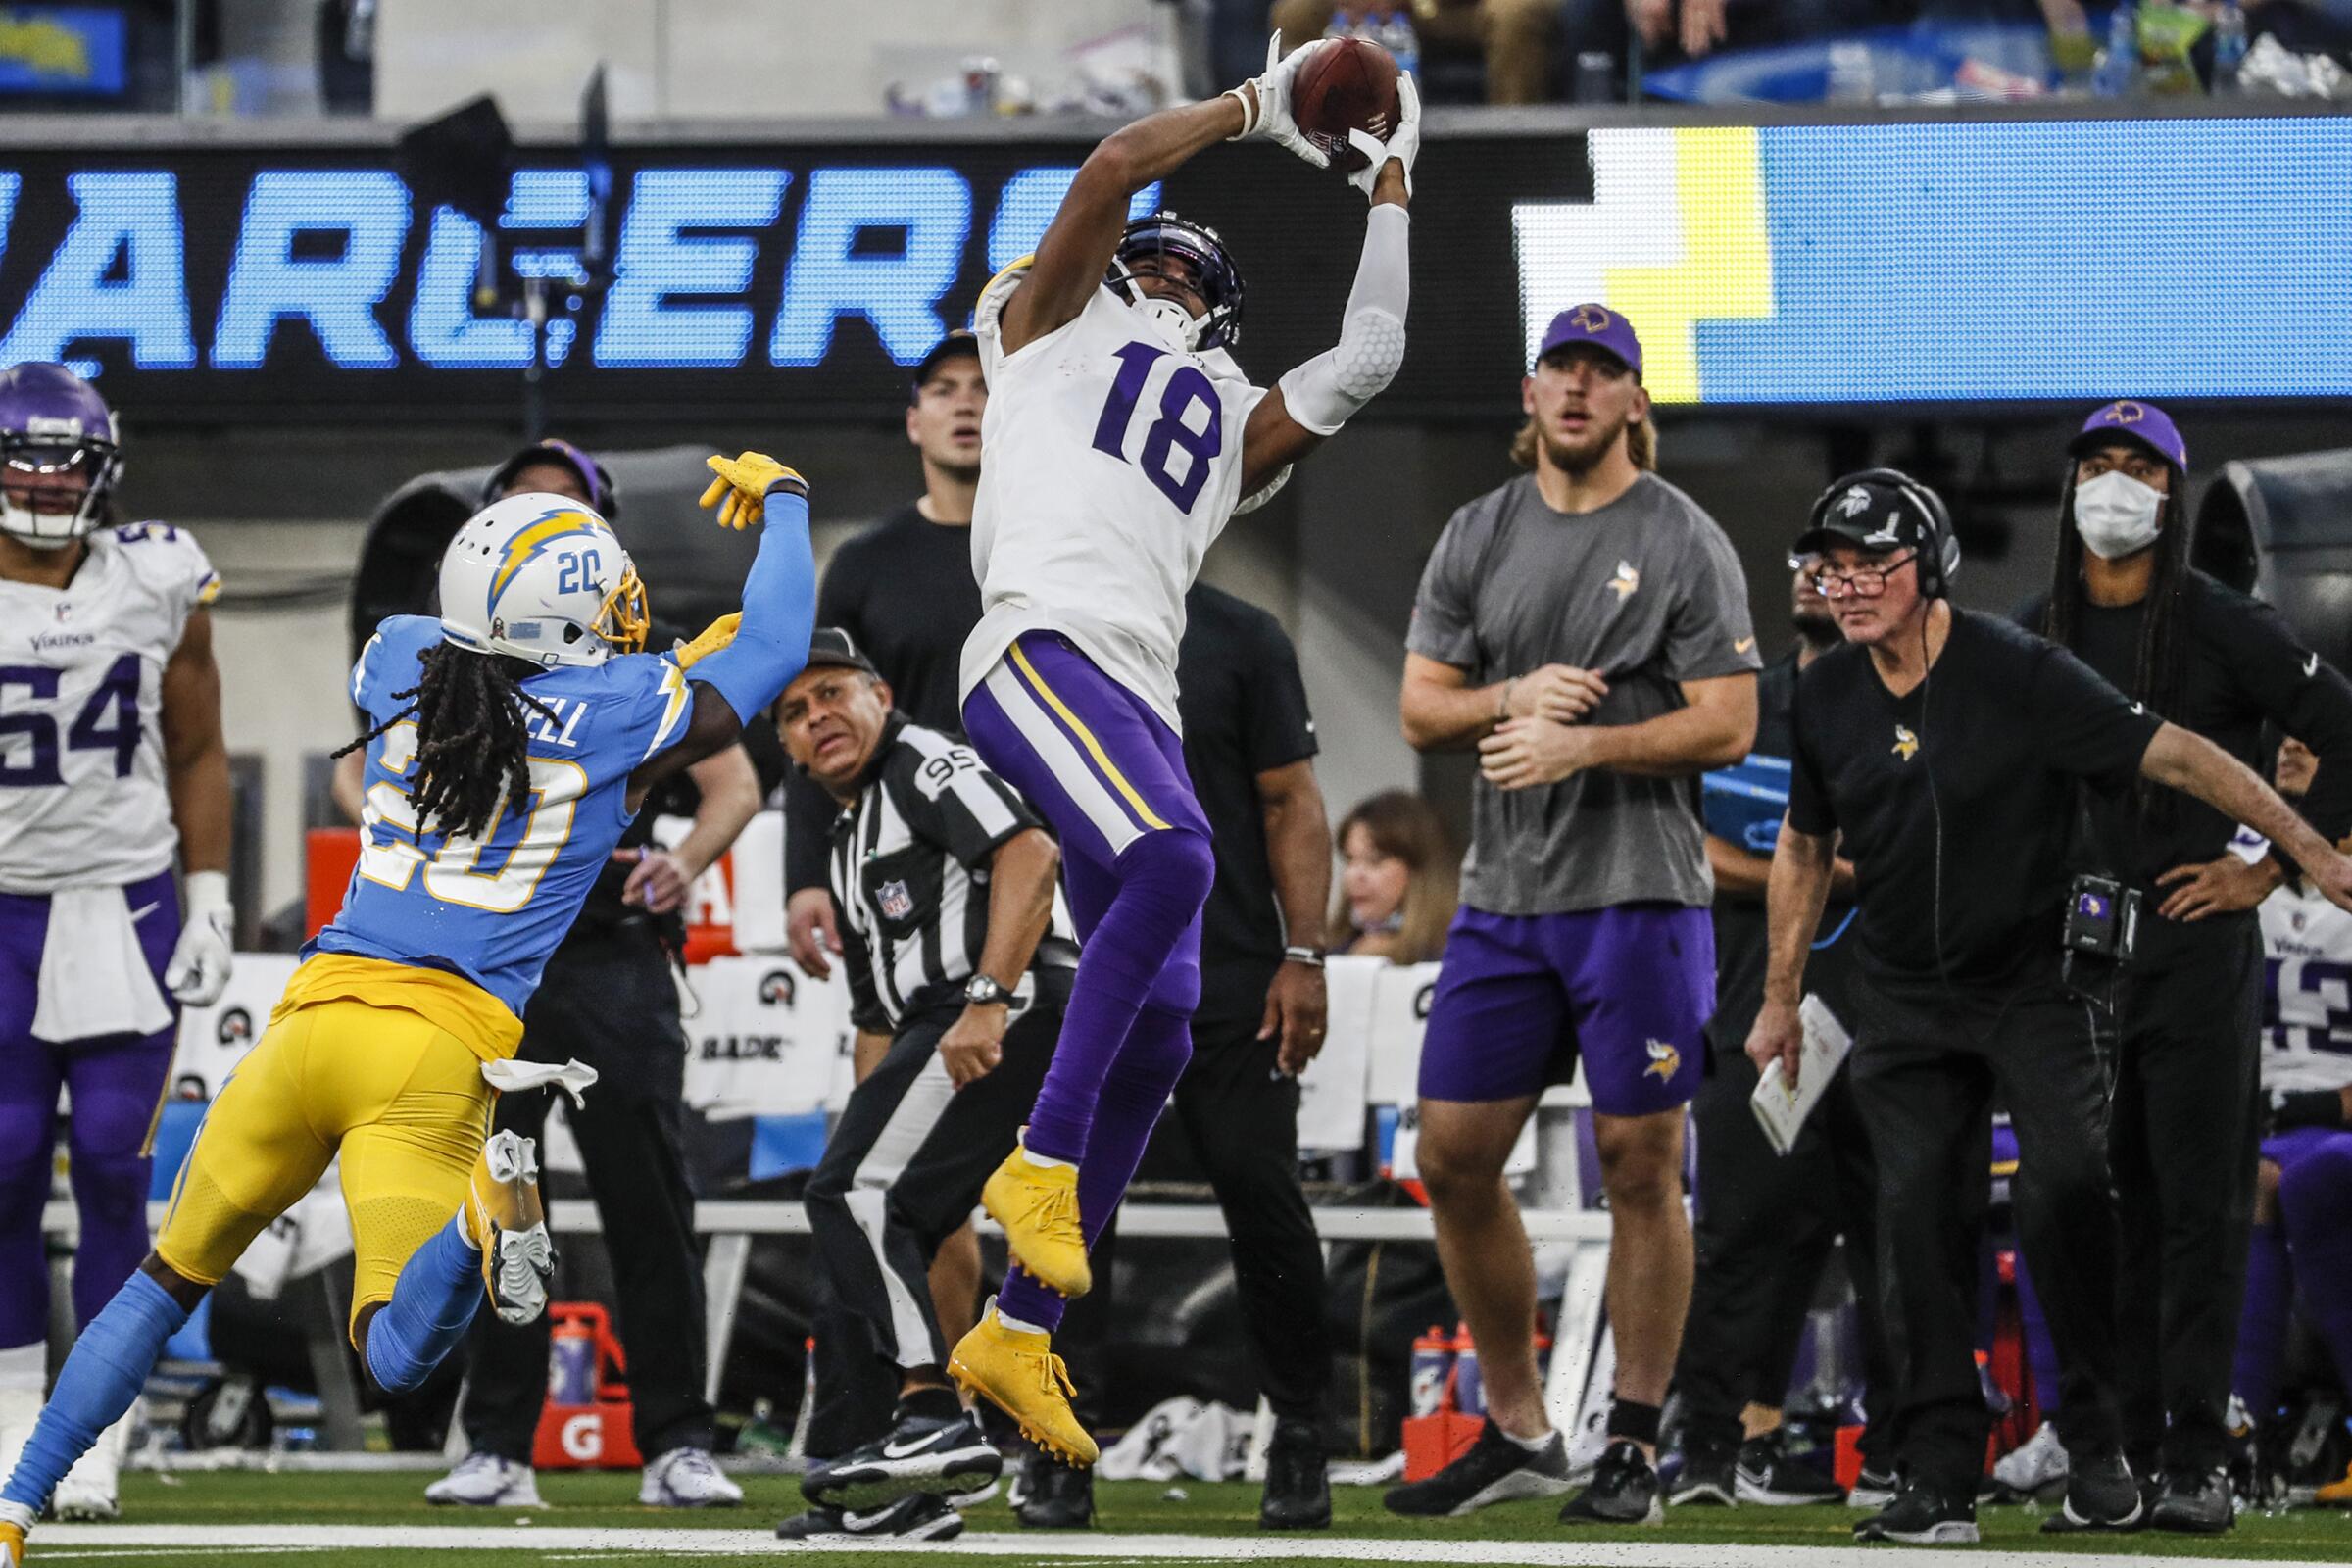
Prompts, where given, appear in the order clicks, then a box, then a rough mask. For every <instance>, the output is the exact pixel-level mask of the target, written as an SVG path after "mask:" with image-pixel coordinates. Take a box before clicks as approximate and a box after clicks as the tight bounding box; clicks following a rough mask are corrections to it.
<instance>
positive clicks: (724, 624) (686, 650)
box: [676, 610, 743, 669]
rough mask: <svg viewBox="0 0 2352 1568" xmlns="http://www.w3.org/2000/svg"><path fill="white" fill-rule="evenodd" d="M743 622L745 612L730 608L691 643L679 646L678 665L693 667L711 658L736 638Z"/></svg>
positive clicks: (684, 667) (686, 667) (685, 667)
mask: <svg viewBox="0 0 2352 1568" xmlns="http://www.w3.org/2000/svg"><path fill="white" fill-rule="evenodd" d="M742 624H743V612H742V611H740V610H730V611H728V612H727V613H725V614H723V615H721V616H719V617H718V618H717V619H716V620H714V621H712V622H711V624H710V625H708V626H705V627H704V628H703V632H702V635H701V636H699V637H697V638H695V640H694V641H692V642H690V643H680V644H678V646H677V650H676V652H677V659H678V667H679V668H680V669H692V668H693V667H694V666H695V665H696V663H698V662H701V661H702V660H706V659H709V658H710V657H711V655H712V654H715V653H717V652H718V651H719V650H720V649H721V648H724V647H726V646H727V644H729V643H731V642H733V641H734V640H735V628H736V627H738V626H740V625H742Z"/></svg>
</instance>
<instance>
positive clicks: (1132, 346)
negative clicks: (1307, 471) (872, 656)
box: [962, 270, 1265, 730]
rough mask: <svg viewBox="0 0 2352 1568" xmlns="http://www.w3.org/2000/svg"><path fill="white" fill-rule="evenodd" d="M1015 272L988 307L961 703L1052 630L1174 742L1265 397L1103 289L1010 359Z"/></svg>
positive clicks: (983, 323) (1000, 281)
mask: <svg viewBox="0 0 2352 1568" xmlns="http://www.w3.org/2000/svg"><path fill="white" fill-rule="evenodd" d="M1021 275H1022V273H1021V272H1020V271H1019V270H1008V271H1006V272H1005V273H1004V274H1001V275H1000V276H998V277H997V278H996V280H995V281H993V282H991V283H990V284H989V286H988V287H987V288H986V289H985V290H983V291H982V293H981V297H980V307H979V310H978V312H977V313H976V319H975V322H974V329H975V331H976V333H977V335H978V337H979V343H980V363H981V369H982V370H983V371H984V372H985V373H986V375H987V377H988V412H987V414H986V415H984V416H983V417H982V419H981V437H982V440H981V444H982V445H983V446H984V447H985V448H986V449H987V451H988V462H987V464H986V465H985V466H983V467H982V468H981V470H980V492H979V495H978V498H977V500H976V501H975V503H974V507H973V513H972V569H973V572H974V573H975V574H976V575H977V576H978V577H979V579H980V601H981V606H982V613H981V618H980V624H979V625H978V626H977V627H976V628H974V630H973V632H972V635H971V638H970V640H969V641H967V642H966V643H965V644H964V647H963V668H962V689H963V692H964V694H965V695H966V696H968V695H970V693H971V690H972V688H973V687H975V686H977V685H979V684H980V682H981V681H982V680H984V679H985V678H986V677H987V675H988V672H989V670H990V669H992V668H994V667H995V665H996V663H997V662H998V661H999V660H1001V659H1003V658H1004V657H1005V649H1006V648H1008V647H1010V646H1011V645H1012V641H1013V639H1014V638H1016V637H1018V636H1020V635H1021V634H1022V633H1024V632H1029V631H1040V630H1044V631H1056V632H1059V633H1061V634H1062V635H1063V636H1065V637H1067V638H1069V639H1070V641H1071V642H1073V643H1075V644H1077V646H1078V648H1079V649H1080V650H1081V651H1082V652H1083V653H1084V654H1085V655H1086V657H1087V658H1088V659H1090V660H1092V661H1093V662H1094V663H1095V664H1096V666H1097V667H1099V668H1100V669H1102V671H1103V673H1104V674H1106V675H1108V676H1110V677H1111V678H1112V679H1113V680H1115V681H1117V682H1118V683H1119V684H1120V685H1122V686H1124V687H1126V688H1127V689H1128V690H1129V691H1132V692H1134V693H1135V694H1136V695H1137V696H1138V697H1141V698H1143V699H1144V700H1145V701H1146V702H1148V703H1150V704H1151V705H1152V709H1153V710H1154V711H1157V712H1158V714H1159V716H1160V717H1161V718H1162V719H1164V720H1166V722H1167V725H1168V727H1169V728H1170V729H1172V730H1181V727H1182V726H1181V722H1180V720H1179V719H1178V717H1177V713H1176V645H1177V643H1178V642H1179V641H1181V640H1182V638H1183V636H1184V595H1185V590H1186V589H1188V588H1190V587H1191V586H1192V585H1193V578H1194V577H1195V576H1197V575H1198V574H1199V572H1200V570H1201V557H1202V556H1203V555H1205V554H1207V552H1208V547H1209V545H1210V544H1211V543H1212V542H1213V541H1214V540H1215V539H1216V537H1217V535H1218V534H1219V533H1221V532H1223V531H1224V528H1225V524H1226V521H1227V520H1228V519H1229V518H1231V517H1232V515H1233V509H1234V508H1235V507H1236V506H1237V505H1238V504H1239V503H1240V502H1241V499H1242V496H1241V485H1242V427H1243V426H1244V425H1245V424H1246V423H1247V422H1248V421H1249V418H1250V411H1251V410H1252V409H1254V408H1256V407H1257V402H1258V400H1259V399H1260V398H1262V397H1264V396H1265V390H1264V389H1263V388H1262V387H1256V386H1252V385H1250V381H1249V378H1248V377H1246V376H1245V375H1243V374H1242V372H1241V368H1240V367H1239V366H1237V365H1235V364H1234V362H1233V359H1232V357H1231V356H1229V355H1227V354H1226V353H1224V352H1223V351H1222V350H1218V349H1211V350H1209V351H1207V352H1205V353H1194V352H1192V351H1191V350H1188V349H1186V348H1185V347H1184V346H1183V343H1182V341H1181V340H1180V339H1179V338H1178V336H1177V335H1176V333H1175V331H1174V330H1173V329H1172V328H1170V327H1168V326H1166V325H1165V324H1163V323H1161V322H1160V321H1158V320H1156V319H1153V318H1152V317H1150V316H1148V315H1146V314H1145V313H1144V312H1142V311H1139V310H1136V309H1135V308H1133V307H1132V306H1130V305H1128V304H1126V303H1125V302H1124V301H1122V300H1121V299H1120V298H1119V296H1117V295H1116V294H1113V293H1112V292H1111V291H1110V290H1109V289H1108V288H1099V289H1097V290H1095V292H1094V294H1093V296H1092V297H1091V298H1090V299H1088V301H1087V303H1086V308H1085V309H1084V310H1082V311H1080V312H1079V313H1078V315H1077V317H1076V318H1075V319H1072V320H1070V321H1069V322H1067V323H1065V324H1064V325H1062V326H1060V327H1059V328H1057V329H1055V330H1054V331H1052V332H1049V333H1047V334H1046V335H1045V336H1044V337H1041V338H1038V339H1036V340H1035V341H1034V342H1030V343H1025V344H1023V345H1022V346H1021V347H1020V348H1019V349H1018V350H1016V351H1014V352H1012V353H1009V354H1007V353H1005V351H1004V349H1003V347H1002V345H1001V343H1000V341H999V337H998V326H999V318H1000V316H1001V315H1002V314H1003V311H1004V307H1005V299H1006V297H1007V296H1008V295H1009V294H1010V293H1011V292H1012V290H1013V288H1014V287H1015V286H1016V285H1017V283H1018V282H1019V279H1020V277H1021Z"/></svg>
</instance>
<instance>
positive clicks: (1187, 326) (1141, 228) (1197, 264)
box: [1104, 209, 1242, 350]
mask: <svg viewBox="0 0 2352 1568" xmlns="http://www.w3.org/2000/svg"><path fill="white" fill-rule="evenodd" d="M1170 256H1174V257H1176V258H1177V259H1178V260H1180V261H1182V262H1183V263H1184V264H1185V265H1186V267H1188V268H1189V269H1190V270H1191V271H1192V274H1193V276H1192V283H1193V286H1194V287H1195V288H1196V289H1198V290H1199V291H1200V294H1201V299H1202V301H1204V302H1205V303H1206V304H1207V306H1208V314H1206V315H1205V316H1198V317H1196V316H1194V315H1193V313H1192V312H1190V311H1186V310H1184V308H1183V307H1182V306H1181V305H1179V304H1177V303H1176V302H1175V301H1173V300H1154V299H1152V296H1150V295H1149V294H1146V293H1145V292H1144V291H1143V289H1142V288H1141V287H1140V286H1138V285H1137V283H1136V281H1135V277H1136V273H1135V265H1136V263H1138V262H1141V261H1144V260H1146V259H1148V258H1155V259H1158V260H1159V265H1160V266H1162V267H1164V266H1165V265H1166V263H1165V258H1167V257H1170ZM1104 281H1105V282H1107V283H1108V284H1109V285H1110V286H1111V288H1112V289H1113V290H1115V291H1116V292H1117V293H1118V294H1120V295H1121V296H1122V297H1124V298H1125V299H1126V301H1127V303H1128V304H1130V305H1133V306H1135V307H1136V308H1137V309H1139V310H1146V311H1153V312H1154V313H1155V314H1163V315H1165V317H1166V319H1167V320H1168V321H1169V322H1170V324H1172V325H1174V326H1175V328H1176V329H1177V330H1178V331H1179V332H1181V333H1183V334H1184V338H1185V343H1186V345H1187V346H1188V347H1190V348H1193V349H1195V350H1199V349H1216V348H1223V349H1230V348H1232V347H1233V346H1234V345H1235V344H1236V343H1239V342H1240V341H1241V340H1242V270H1241V269H1240V268H1238V267H1236V266H1234V265H1233V258H1232V257H1231V256H1230V255H1228V254H1227V253H1226V250H1225V242H1224V241H1223V240H1221V239H1219V238H1218V237H1217V231H1216V230H1215V229H1213V228H1210V227H1209V226H1208V225H1207V224H1205V223H1195V222H1190V221H1186V220H1185V219H1181V218H1178V217H1177V216H1176V215H1175V214H1174V213H1171V212H1168V211H1165V210H1164V209H1163V210H1162V211H1160V212H1156V213H1153V214H1152V216H1151V217H1150V218H1139V219H1137V220H1136V221H1134V222H1132V223H1129V224H1128V225H1127V231H1126V232H1125V233H1123V234H1121V235H1120V236H1119V248H1118V249H1117V250H1116V251H1114V252H1113V253H1112V254H1111V261H1110V272H1109V275H1108V276H1107V277H1106V278H1105V279H1104ZM1177 312H1182V315H1183V319H1181V320H1179V319H1177V318H1176V315H1175V314H1174V313H1177Z"/></svg>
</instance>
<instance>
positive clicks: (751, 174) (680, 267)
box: [596, 169, 791, 366]
mask: <svg viewBox="0 0 2352 1568" xmlns="http://www.w3.org/2000/svg"><path fill="white" fill-rule="evenodd" d="M790 177H791V176H790V175H788V174H787V173H785V172H784V171H783V170H781V169H649V170H645V171H643V172H640V173H639V174H638V175H637V178H636V183H635V186H634V188H633V189H632V191H631V193H630V200H629V210H628V215H627V217H625V218H624V219H622V220H621V225H620V243H619V244H618V246H616V247H615V249H614V251H613V290H612V292H611V293H610V294H608V295H607V296H606V298H605V314H604V319H602V320H600V321H598V322H597V327H596V363H597V364H598V365H601V366H627V365H659V366H687V365H711V366H731V365H736V364H739V363H741V362H742V359H743V353H744V350H745V348H746V347H748V346H749V345H750V343H751V341H752V311H751V307H750V306H748V305H671V304H670V303H668V301H669V298H670V296H671V295H674V294H741V293H742V292H743V291H744V290H745V289H747V288H749V287H750V286H751V282H752V268H753V266H754V264H755V263H757V262H758V261H759V258H760V245H759V242H758V241H757V240H754V239H752V238H750V237H748V236H745V235H739V234H737V235H728V236H725V237H723V238H722V237H716V236H702V237H697V238H691V239H690V238H688V237H687V236H686V234H685V232H684V231H685V230H687V229H690V228H766V227H768V226H769V225H771V224H773V223H774V222H775V221H776V215H777V214H778V213H779V212H781V211H782V210H783V206H784V186H785V183H786V181H787V180H788V179H790Z"/></svg>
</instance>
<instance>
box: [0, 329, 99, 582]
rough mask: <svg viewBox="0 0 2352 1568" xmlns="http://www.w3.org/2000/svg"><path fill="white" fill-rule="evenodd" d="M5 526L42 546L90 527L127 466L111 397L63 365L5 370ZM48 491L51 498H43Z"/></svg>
mask: <svg viewBox="0 0 2352 1568" xmlns="http://www.w3.org/2000/svg"><path fill="white" fill-rule="evenodd" d="M0 472H4V475H5V482H4V483H0V532H5V533H7V534H8V535H9V536H10V537H11V538H14V539H19V540H22V541H24V542H25V544H28V545H32V546H35V547H36V548H38V549H42V550H60V549H63V548H64V547H65V546H67V545H70V544H72V543H73V541H74V540H76V539H78V538H80V537H81V536H82V535H83V534H86V533H88V532H89V531H90V529H91V528H92V527H94V526H95V525H96V523H97V521H98V519H99V518H100V517H103V516H105V515H106V504H107V497H108V494H109V493H110V492H111V491H112V490H113V489H114V485H115V480H116V479H117V478H119V477H121V475H122V472H123V450H122V444H121V437H120V436H119V434H118V433H117V430H116V426H115V416H114V413H113V411H112V410H110V409H108V408H107V406H106V399H104V398H102V397H100V396H99V395H98V389H97V388H96V387H94V386H92V385H90V383H89V382H87V381H84V380H83V379H82V378H81V377H80V376H78V375H75V374H74V373H73V371H72V370H69V369H67V368H65V367H64V366H62V365H49V364H45V363H42V362H38V361H34V362H30V363H27V364H25V365H16V366H11V367H10V368H8V369H6V370H0ZM75 474H78V475H79V476H80V477H81V479H82V480H83V488H82V490H81V492H80V494H79V495H78V496H76V495H74V494H73V489H72V486H71V483H70V482H69V481H70V476H72V475H75ZM44 491H47V492H49V493H50V495H51V496H52V497H53V498H54V499H53V500H46V499H40V498H41V493H42V492H44ZM28 492H29V494H28ZM69 502H71V503H72V505H71V506H70V507H69V506H68V505H67V503H69Z"/></svg>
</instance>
